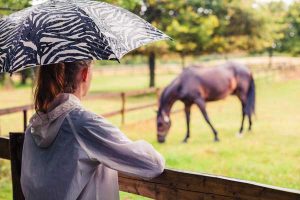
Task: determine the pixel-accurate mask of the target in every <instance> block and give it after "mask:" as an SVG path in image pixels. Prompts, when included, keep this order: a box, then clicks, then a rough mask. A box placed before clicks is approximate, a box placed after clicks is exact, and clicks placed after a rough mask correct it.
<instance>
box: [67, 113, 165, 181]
mask: <svg viewBox="0 0 300 200" xmlns="http://www.w3.org/2000/svg"><path fill="white" fill-rule="evenodd" d="M76 121H77V120H76ZM78 121H79V123H77V122H74V124H75V123H76V124H75V126H74V125H73V126H74V127H76V128H75V132H77V133H75V134H76V135H77V137H76V138H77V140H78V142H79V143H80V145H81V147H82V148H83V149H84V150H85V152H86V153H87V154H88V156H89V157H90V159H92V160H97V161H99V162H100V163H102V164H104V165H105V166H107V167H109V168H112V169H115V170H117V171H120V172H123V173H127V174H130V175H134V176H138V177H142V178H153V177H156V176H158V175H159V174H161V173H162V172H163V170H164V167H165V161H164V158H163V157H162V156H161V155H160V154H159V153H158V152H157V151H156V150H155V149H154V148H153V147H152V145H151V144H149V143H147V142H145V141H143V140H139V141H135V142H133V141H131V140H129V139H128V138H127V137H126V136H125V135H124V134H123V133H122V132H121V131H120V130H119V129H118V128H116V127H115V126H113V125H112V124H111V123H109V122H108V121H106V120H105V119H104V118H103V117H100V116H97V115H95V114H93V113H89V112H84V113H83V116H82V117H81V118H80V119H78ZM71 123H72V122H71Z"/></svg>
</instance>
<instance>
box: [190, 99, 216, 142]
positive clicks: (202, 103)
mask: <svg viewBox="0 0 300 200" xmlns="http://www.w3.org/2000/svg"><path fill="white" fill-rule="evenodd" d="M195 103H196V104H197V106H198V107H199V109H200V111H201V112H202V114H203V117H204V119H205V121H206V122H207V123H208V125H209V126H210V128H211V129H212V131H213V133H214V136H215V142H218V141H219V138H218V132H217V131H216V129H215V128H214V127H213V125H212V124H211V123H210V120H209V117H208V115H207V112H206V108H205V101H204V100H203V99H201V98H198V99H196V100H195Z"/></svg>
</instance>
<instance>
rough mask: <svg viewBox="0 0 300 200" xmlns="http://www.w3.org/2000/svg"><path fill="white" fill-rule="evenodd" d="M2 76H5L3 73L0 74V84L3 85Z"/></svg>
mask: <svg viewBox="0 0 300 200" xmlns="http://www.w3.org/2000/svg"><path fill="white" fill-rule="evenodd" d="M4 74H5V73H2V74H0V84H3V83H4V79H5V76H4Z"/></svg>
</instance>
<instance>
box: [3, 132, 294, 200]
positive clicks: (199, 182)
mask: <svg viewBox="0 0 300 200" xmlns="http://www.w3.org/2000/svg"><path fill="white" fill-rule="evenodd" d="M23 140H24V134H22V133H11V134H10V139H9V138H5V137H0V158H2V159H9V160H11V171H12V181H13V199H14V200H21V199H22V200H23V199H24V197H23V194H22V190H21V187H20V175H21V155H22V146H23ZM119 186H120V190H121V191H124V192H129V193H132V194H137V195H140V196H144V197H149V198H153V199H162V200H164V199H187V200H194V199H201V200H300V191H298V190H291V189H285V188H280V187H273V186H268V185H264V184H258V183H255V182H250V181H243V180H238V179H233V178H226V177H221V176H214V175H208V174H202V173H192V172H185V171H178V170H170V169H166V170H165V171H164V172H163V173H162V174H161V175H160V176H159V177H157V178H154V179H151V180H144V179H141V178H137V177H133V176H128V175H126V174H120V173H119Z"/></svg>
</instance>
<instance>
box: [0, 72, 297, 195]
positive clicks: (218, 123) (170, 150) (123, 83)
mask: <svg viewBox="0 0 300 200" xmlns="http://www.w3.org/2000/svg"><path fill="white" fill-rule="evenodd" d="M173 77H174V75H172V74H170V75H161V76H159V77H158V80H157V82H158V84H159V85H160V86H163V85H165V84H167V83H168V82H169V81H170V80H171V79H172V78H173ZM147 81H148V79H147V76H146V75H145V76H126V75H122V76H121V75H119V76H113V77H110V76H104V77H95V79H94V81H93V85H92V91H123V90H131V89H141V88H144V87H146V86H147V83H148V82H147ZM256 85H257V109H256V117H255V118H254V122H253V124H254V126H253V131H252V132H246V133H245V134H244V136H243V137H242V138H238V137H236V133H237V131H238V129H239V126H240V121H241V106H240V103H239V101H238V100H237V99H236V98H235V97H229V98H227V99H226V100H222V101H218V102H214V103H209V104H208V106H207V110H208V113H209V116H210V118H211V120H212V123H213V124H214V126H215V127H216V129H217V130H218V131H219V136H220V139H221V142H219V143H214V142H213V135H212V132H211V130H210V129H209V127H208V125H207V124H206V123H205V121H204V119H203V117H202V115H201V114H200V112H199V111H198V109H197V108H196V107H193V109H192V121H191V138H190V140H189V141H188V143H187V144H183V143H181V141H182V139H183V138H184V136H185V131H186V124H185V116H184V114H183V113H178V114H173V115H172V116H171V120H172V121H173V125H172V127H171V129H170V133H169V135H168V137H167V142H166V143H165V144H163V145H161V144H158V143H157V142H156V134H155V120H154V119H155V112H154V108H153V109H146V110H142V111H136V112H132V113H128V114H127V115H126V124H125V125H123V126H121V124H120V116H116V117H112V118H110V121H112V122H113V123H114V124H116V125H117V126H120V128H121V129H122V130H123V131H124V132H125V133H126V134H127V135H128V137H130V138H131V139H133V140H137V139H144V140H147V141H149V142H150V143H152V144H153V145H154V146H155V147H156V149H157V150H158V151H160V152H161V153H162V154H163V155H164V157H165V158H166V163H167V167H169V168H175V169H182V170H190V171H195V172H203V173H210V174H216V175H222V176H228V177H234V178H239V179H245V180H251V181H256V182H260V183H265V184H270V185H276V186H281V187H287V188H293V189H300V165H299V163H300V148H299V146H300V123H299V121H300V114H299V113H300V92H299V91H300V80H283V79H273V80H271V79H268V80H263V79H258V80H256ZM0 95H1V100H0V101H1V104H0V107H6V106H5V105H10V106H12V105H20V104H23V103H29V102H30V101H31V99H30V88H29V87H27V88H19V89H17V90H13V91H1V90H0ZM152 101H155V96H147V97H139V98H131V99H129V101H128V106H135V105H138V104H144V103H146V102H152ZM83 103H84V105H85V106H86V107H88V109H90V110H93V111H95V112H96V113H104V112H107V111H111V110H114V109H118V108H119V107H120V106H121V104H120V100H119V99H114V100H92V101H84V102H83ZM175 106H176V107H182V105H181V103H180V102H178V103H176V105H175ZM21 117H22V115H21V114H13V115H9V116H5V117H0V126H1V128H0V129H1V133H2V134H5V133H8V131H21V130H22V118H21ZM11 121H14V122H19V123H11ZM175 122H176V123H175ZM0 199H3V200H6V199H11V186H10V182H9V164H8V162H3V161H0ZM121 199H140V197H138V198H137V197H134V196H133V195H129V194H126V193H122V194H121Z"/></svg>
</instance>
